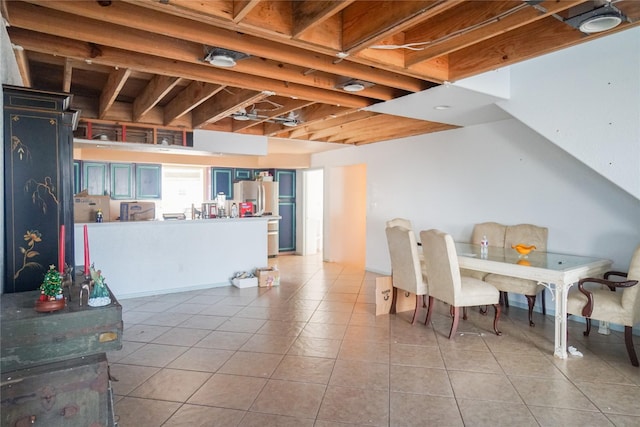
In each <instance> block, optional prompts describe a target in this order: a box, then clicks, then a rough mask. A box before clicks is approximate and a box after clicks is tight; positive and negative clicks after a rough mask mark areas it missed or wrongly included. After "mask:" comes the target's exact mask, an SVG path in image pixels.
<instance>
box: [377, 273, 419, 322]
mask: <svg viewBox="0 0 640 427" xmlns="http://www.w3.org/2000/svg"><path fill="white" fill-rule="evenodd" d="M392 298H393V285H392V282H391V276H381V277H377V278H376V316H378V315H380V314H388V313H389V310H390V309H391V300H392ZM415 307H416V295H415V294H412V293H411V292H406V291H403V290H402V289H398V301H397V302H396V313H401V312H403V311H409V310H411V311H413V309H414V308H415Z"/></svg>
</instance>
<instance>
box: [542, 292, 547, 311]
mask: <svg viewBox="0 0 640 427" xmlns="http://www.w3.org/2000/svg"><path fill="white" fill-rule="evenodd" d="M544 291H545V290H544V289H543V290H542V314H543V315H545V316H546V315H547V302H546V298H545V295H544Z"/></svg>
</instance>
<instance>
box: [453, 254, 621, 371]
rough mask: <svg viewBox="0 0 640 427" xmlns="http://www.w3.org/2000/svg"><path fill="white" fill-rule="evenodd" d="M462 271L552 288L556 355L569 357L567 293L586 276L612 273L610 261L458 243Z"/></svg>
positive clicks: (550, 289) (459, 262) (563, 357)
mask: <svg viewBox="0 0 640 427" xmlns="http://www.w3.org/2000/svg"><path fill="white" fill-rule="evenodd" d="M456 251H457V255H458V264H459V266H460V268H465V269H468V270H477V271H482V272H485V273H495V274H502V275H505V276H512V277H518V278H522V279H529V280H536V281H537V282H538V283H539V284H541V285H543V286H544V287H545V288H547V289H549V291H550V292H551V296H552V299H553V300H554V302H555V314H554V315H555V338H554V352H553V354H554V356H556V357H558V358H560V359H566V358H567V294H568V292H569V289H570V288H571V286H573V285H574V284H576V283H577V282H578V281H579V280H580V279H583V278H585V277H602V275H603V274H604V273H605V272H606V271H608V270H610V268H611V265H612V262H611V261H610V260H608V259H601V258H593V257H586V256H581V255H570V254H560V253H553V252H541V251H535V250H534V251H532V252H530V253H529V254H528V255H520V254H519V253H518V252H517V251H516V250H515V249H511V248H502V247H493V246H491V247H489V248H488V250H486V249H485V250H484V251H483V250H481V247H480V245H475V244H471V243H461V242H456Z"/></svg>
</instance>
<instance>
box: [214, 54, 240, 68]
mask: <svg viewBox="0 0 640 427" xmlns="http://www.w3.org/2000/svg"><path fill="white" fill-rule="evenodd" d="M209 64H211V65H215V66H216V67H223V68H231V67H235V66H236V61H235V59H233V58H232V57H230V56H227V55H215V56H213V57H212V58H210V59H209Z"/></svg>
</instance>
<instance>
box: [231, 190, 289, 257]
mask: <svg viewBox="0 0 640 427" xmlns="http://www.w3.org/2000/svg"><path fill="white" fill-rule="evenodd" d="M233 199H234V200H238V201H241V202H252V203H253V205H254V207H255V211H254V213H253V214H254V215H256V216H259V215H262V216H264V215H272V216H274V217H275V218H274V219H271V220H269V221H267V230H268V231H267V233H268V235H267V242H268V248H267V253H268V255H269V256H277V255H278V246H279V237H278V232H279V231H278V230H279V222H280V219H279V217H278V215H279V213H278V183H277V182H273V181H240V182H236V183H235V184H233Z"/></svg>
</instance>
